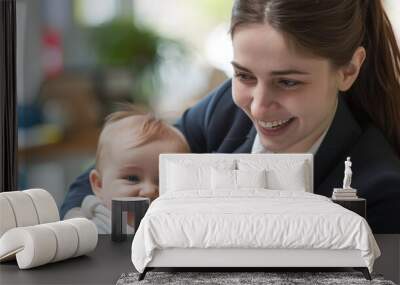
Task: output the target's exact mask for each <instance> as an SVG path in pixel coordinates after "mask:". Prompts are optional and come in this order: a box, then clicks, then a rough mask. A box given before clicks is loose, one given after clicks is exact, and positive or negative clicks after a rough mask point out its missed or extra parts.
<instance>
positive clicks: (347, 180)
mask: <svg viewBox="0 0 400 285" xmlns="http://www.w3.org/2000/svg"><path fill="white" fill-rule="evenodd" d="M352 175H353V172H352V171H351V161H350V157H347V160H346V161H345V162H344V179H343V189H352V188H351V186H350V185H351V177H352Z"/></svg>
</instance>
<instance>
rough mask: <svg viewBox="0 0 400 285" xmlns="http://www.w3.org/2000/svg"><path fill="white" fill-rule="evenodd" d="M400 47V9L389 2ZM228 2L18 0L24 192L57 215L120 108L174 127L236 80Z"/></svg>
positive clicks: (398, 4)
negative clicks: (147, 112)
mask: <svg viewBox="0 0 400 285" xmlns="http://www.w3.org/2000/svg"><path fill="white" fill-rule="evenodd" d="M384 3H385V5H386V7H387V11H388V15H389V17H390V18H391V20H392V23H393V25H394V28H395V30H396V33H397V37H398V39H400V1H399V0H385V1H384ZM231 6H232V0H168V1H165V0H17V80H18V81H17V95H18V97H17V98H18V107H17V114H18V160H19V161H18V163H19V179H18V183H19V185H18V188H19V189H27V188H34V187H40V188H44V189H46V190H48V191H49V192H50V193H52V194H53V196H54V198H55V200H56V202H57V205H58V206H59V207H60V206H61V203H62V201H63V199H64V196H65V193H66V192H67V190H68V187H69V185H70V184H71V183H72V182H73V181H74V180H75V178H76V177H77V176H78V175H79V174H80V173H82V172H83V171H84V170H85V169H87V168H88V167H89V166H91V165H93V163H94V157H95V152H96V145H97V139H98V135H99V133H100V129H101V126H102V123H103V120H104V118H105V116H106V115H107V114H109V113H110V112H112V111H115V110H116V109H118V105H117V103H118V102H131V103H134V104H141V105H146V106H148V107H150V108H151V109H152V110H153V111H154V112H155V113H156V114H157V115H158V116H159V117H161V118H163V119H165V120H166V121H168V122H171V123H173V122H174V121H175V120H176V119H177V118H178V117H179V116H180V115H181V114H182V112H183V111H184V110H185V109H186V108H188V107H190V106H192V105H193V104H195V103H196V102H197V101H198V100H200V99H201V98H203V97H204V96H205V95H207V94H208V93H209V91H211V90H212V89H214V88H215V87H216V86H218V85H219V84H220V83H222V82H223V81H224V80H226V79H227V78H229V77H231V75H232V69H231V66H230V61H231V59H232V48H231V42H230V38H229V36H228V26H229V16H230V11H231Z"/></svg>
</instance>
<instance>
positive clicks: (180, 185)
mask: <svg viewBox="0 0 400 285" xmlns="http://www.w3.org/2000/svg"><path fill="white" fill-rule="evenodd" d="M209 172H210V168H209V167H198V166H192V167H187V166H184V165H181V164H176V163H170V164H169V165H168V180H167V183H168V185H167V187H168V189H169V191H185V190H196V189H210V180H211V179H210V173H209Z"/></svg>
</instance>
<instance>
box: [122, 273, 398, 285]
mask: <svg viewBox="0 0 400 285" xmlns="http://www.w3.org/2000/svg"><path fill="white" fill-rule="evenodd" d="M138 276H139V273H126V274H125V273H124V274H122V275H121V277H120V278H119V279H118V281H117V285H133V284H141V285H143V284H157V285H162V284H172V285H178V284H179V285H183V284H213V285H217V284H223V285H232V284H241V285H242V284H268V285H269V284H271V285H272V284H273V285H278V284H279V285H280V284H282V285H289V284H290V285H292V284H296V285H297V284H321V285H322V284H324V285H325V284H327V285H346V284H356V285H357V284H379V285H383V284H384V285H395V283H393V282H392V281H388V280H384V278H383V277H382V275H376V274H372V275H371V277H372V280H371V281H369V280H366V279H365V278H364V276H363V275H362V273H360V272H155V271H150V272H148V273H147V274H146V277H145V279H144V280H142V281H138Z"/></svg>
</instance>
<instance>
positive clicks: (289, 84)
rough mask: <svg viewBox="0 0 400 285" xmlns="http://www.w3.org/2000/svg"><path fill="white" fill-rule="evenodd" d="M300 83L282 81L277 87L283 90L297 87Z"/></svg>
mask: <svg viewBox="0 0 400 285" xmlns="http://www.w3.org/2000/svg"><path fill="white" fill-rule="evenodd" d="M299 84H300V82H298V81H295V80H289V79H282V80H279V85H281V86H283V88H287V89H288V88H293V87H295V86H297V85H299Z"/></svg>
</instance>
